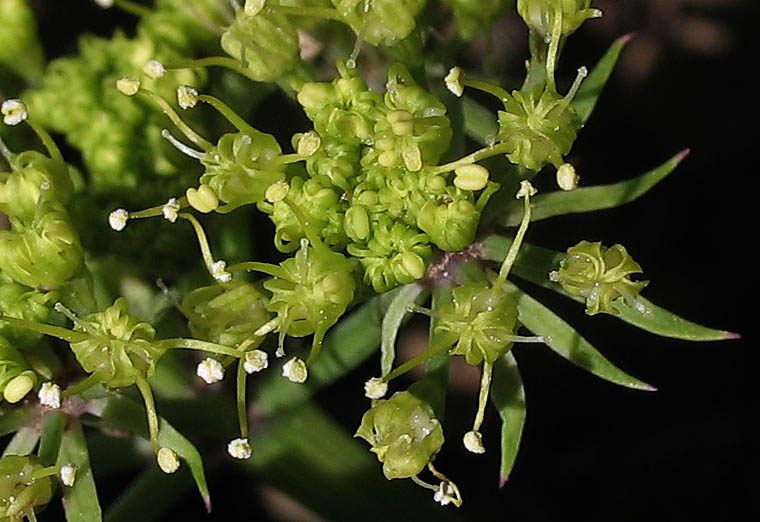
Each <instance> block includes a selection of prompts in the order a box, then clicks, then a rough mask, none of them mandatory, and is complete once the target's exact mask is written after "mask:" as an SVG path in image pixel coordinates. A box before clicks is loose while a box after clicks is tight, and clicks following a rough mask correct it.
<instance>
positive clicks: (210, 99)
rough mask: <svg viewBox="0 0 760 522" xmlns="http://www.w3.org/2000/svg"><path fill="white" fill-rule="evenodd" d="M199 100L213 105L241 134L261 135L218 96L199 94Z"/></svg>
mask: <svg viewBox="0 0 760 522" xmlns="http://www.w3.org/2000/svg"><path fill="white" fill-rule="evenodd" d="M196 94H197V93H196ZM198 100H199V101H202V102H205V103H208V104H209V105H211V106H212V107H213V108H214V109H216V111H217V112H218V113H219V114H221V115H222V116H224V117H225V119H226V120H227V121H228V122H230V123H231V124H232V125H233V126H234V127H235V128H236V129H237V130H239V131H240V132H244V133H247V134H250V135H252V136H255V135H256V134H259V131H257V130H256V129H255V128H253V127H252V126H251V125H250V124H248V122H247V121H245V120H244V119H243V118H242V117H241V116H240V115H239V114H238V113H236V112H235V111H234V110H232V108H231V107H230V106H229V105H227V104H226V103H224V102H223V101H222V100H220V99H219V98H217V97H216V96H211V95H210V94H199V95H198Z"/></svg>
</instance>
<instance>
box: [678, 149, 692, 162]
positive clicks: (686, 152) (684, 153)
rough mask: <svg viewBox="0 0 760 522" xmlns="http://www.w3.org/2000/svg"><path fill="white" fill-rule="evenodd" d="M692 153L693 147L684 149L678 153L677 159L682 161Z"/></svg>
mask: <svg viewBox="0 0 760 522" xmlns="http://www.w3.org/2000/svg"><path fill="white" fill-rule="evenodd" d="M690 153H691V149H683V150H682V151H681V152H679V153H678V154H676V161H678V162H679V163H680V162H681V161H683V159H684V158H685V157H686V156H688V155H689V154H690Z"/></svg>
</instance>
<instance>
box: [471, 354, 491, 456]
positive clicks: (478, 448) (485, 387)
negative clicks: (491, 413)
mask: <svg viewBox="0 0 760 522" xmlns="http://www.w3.org/2000/svg"><path fill="white" fill-rule="evenodd" d="M492 375H493V364H492V363H490V362H488V361H483V373H482V375H481V378H480V394H479V395H478V412H477V414H476V415H475V422H474V423H473V426H472V431H468V432H467V433H465V435H464V447H465V448H467V450H468V451H471V452H472V453H485V451H486V448H485V446H483V436H482V435H481V434H480V426H481V425H482V424H483V418H484V416H485V411H486V404H487V403H488V392H489V391H490V389H491V377H492Z"/></svg>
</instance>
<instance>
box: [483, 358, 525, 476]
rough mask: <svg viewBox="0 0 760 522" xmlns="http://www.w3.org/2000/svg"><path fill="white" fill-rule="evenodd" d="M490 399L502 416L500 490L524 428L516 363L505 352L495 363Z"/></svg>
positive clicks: (521, 397) (509, 470)
mask: <svg viewBox="0 0 760 522" xmlns="http://www.w3.org/2000/svg"><path fill="white" fill-rule="evenodd" d="M493 371H494V377H493V382H492V383H491V400H492V401H493V403H494V405H495V406H496V409H497V410H498V411H499V417H501V467H500V468H499V487H502V486H504V484H505V483H506V482H507V481H508V480H509V474H510V473H511V472H512V467H513V466H514V464H515V459H516V458H517V452H518V450H519V449H520V440H521V439H522V434H523V427H524V426H525V388H524V387H523V382H522V378H521V377H520V371H519V370H518V368H517V360H516V359H515V356H514V355H513V354H512V352H507V353H505V354H504V356H503V357H501V358H499V359H498V360H497V361H496V362H495V363H494V368H493Z"/></svg>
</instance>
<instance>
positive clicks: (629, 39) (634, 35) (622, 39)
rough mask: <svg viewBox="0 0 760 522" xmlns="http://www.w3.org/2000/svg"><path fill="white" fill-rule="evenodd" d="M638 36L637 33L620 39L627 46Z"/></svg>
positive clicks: (625, 35)
mask: <svg viewBox="0 0 760 522" xmlns="http://www.w3.org/2000/svg"><path fill="white" fill-rule="evenodd" d="M637 34H638V33H636V32H633V33H628V34H624V35H623V36H621V37H620V41H621V42H623V43H624V44H627V43H628V42H630V41H631V40H633V39H634V38H636V36H637Z"/></svg>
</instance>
